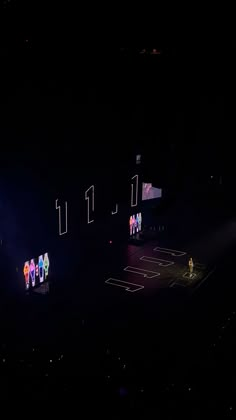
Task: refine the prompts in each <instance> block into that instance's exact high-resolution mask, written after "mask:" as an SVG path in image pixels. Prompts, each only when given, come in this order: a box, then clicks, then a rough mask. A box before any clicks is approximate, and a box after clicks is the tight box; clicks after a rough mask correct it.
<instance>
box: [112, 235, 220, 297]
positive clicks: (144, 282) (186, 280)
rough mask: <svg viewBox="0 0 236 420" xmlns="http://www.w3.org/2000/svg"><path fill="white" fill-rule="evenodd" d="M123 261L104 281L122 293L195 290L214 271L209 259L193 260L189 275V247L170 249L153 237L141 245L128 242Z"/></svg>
mask: <svg viewBox="0 0 236 420" xmlns="http://www.w3.org/2000/svg"><path fill="white" fill-rule="evenodd" d="M127 251H128V252H127V255H126V258H124V259H123V261H122V265H121V266H120V267H119V268H118V267H116V269H113V271H111V272H110V275H109V276H108V278H106V279H105V284H106V285H110V286H112V287H113V288H116V289H117V292H119V291H120V292H121V293H126V292H127V293H149V292H151V291H153V289H155V290H158V289H168V288H179V289H186V291H187V292H188V293H192V292H193V291H194V290H195V289H196V288H198V287H199V286H200V285H201V284H202V283H203V282H204V281H205V280H206V279H207V278H208V277H209V276H210V274H211V273H212V272H213V270H214V266H212V265H208V264H207V262H206V261H202V260H195V261H194V273H193V275H192V277H190V274H189V269H188V260H189V257H190V256H192V254H191V252H190V250H188V249H181V250H178V249H177V250H176V249H171V248H166V247H163V246H161V245H160V243H159V242H157V241H150V242H149V243H144V244H143V245H139V246H138V247H137V246H135V245H132V244H129V245H128V248H127Z"/></svg>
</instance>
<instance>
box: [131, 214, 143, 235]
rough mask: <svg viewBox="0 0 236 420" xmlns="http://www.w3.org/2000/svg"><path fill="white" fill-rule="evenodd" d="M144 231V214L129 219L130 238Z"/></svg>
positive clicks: (134, 215)
mask: <svg viewBox="0 0 236 420" xmlns="http://www.w3.org/2000/svg"><path fill="white" fill-rule="evenodd" d="M141 230H142V213H137V214H133V215H132V216H130V218H129V234H130V236H133V235H135V234H136V233H138V232H140V231H141Z"/></svg>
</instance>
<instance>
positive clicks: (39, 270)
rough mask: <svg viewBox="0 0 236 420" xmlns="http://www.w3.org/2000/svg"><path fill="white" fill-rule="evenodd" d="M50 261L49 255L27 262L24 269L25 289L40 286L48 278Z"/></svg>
mask: <svg viewBox="0 0 236 420" xmlns="http://www.w3.org/2000/svg"><path fill="white" fill-rule="evenodd" d="M49 266H50V261H49V257H48V253H47V252H46V253H45V254H43V255H40V256H39V257H38V258H32V259H31V260H30V261H26V262H25V264H24V267H23V273H24V278H25V289H26V290H29V289H30V288H31V287H35V286H38V285H39V284H40V283H43V282H44V281H45V280H47V278H48V274H49Z"/></svg>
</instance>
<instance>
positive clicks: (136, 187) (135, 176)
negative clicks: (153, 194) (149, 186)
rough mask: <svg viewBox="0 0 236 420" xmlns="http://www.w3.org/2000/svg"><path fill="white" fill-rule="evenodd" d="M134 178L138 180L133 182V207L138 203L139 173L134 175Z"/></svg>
mask: <svg viewBox="0 0 236 420" xmlns="http://www.w3.org/2000/svg"><path fill="white" fill-rule="evenodd" d="M131 179H132V180H133V179H134V180H136V182H132V183H131V207H136V206H137V205H138V175H134V176H133V178H131ZM134 184H135V201H134Z"/></svg>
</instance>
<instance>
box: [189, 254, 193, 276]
mask: <svg viewBox="0 0 236 420" xmlns="http://www.w3.org/2000/svg"><path fill="white" fill-rule="evenodd" d="M188 266H189V277H190V278H192V276H193V267H194V264H193V259H192V257H191V258H190V259H189V262H188Z"/></svg>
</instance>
